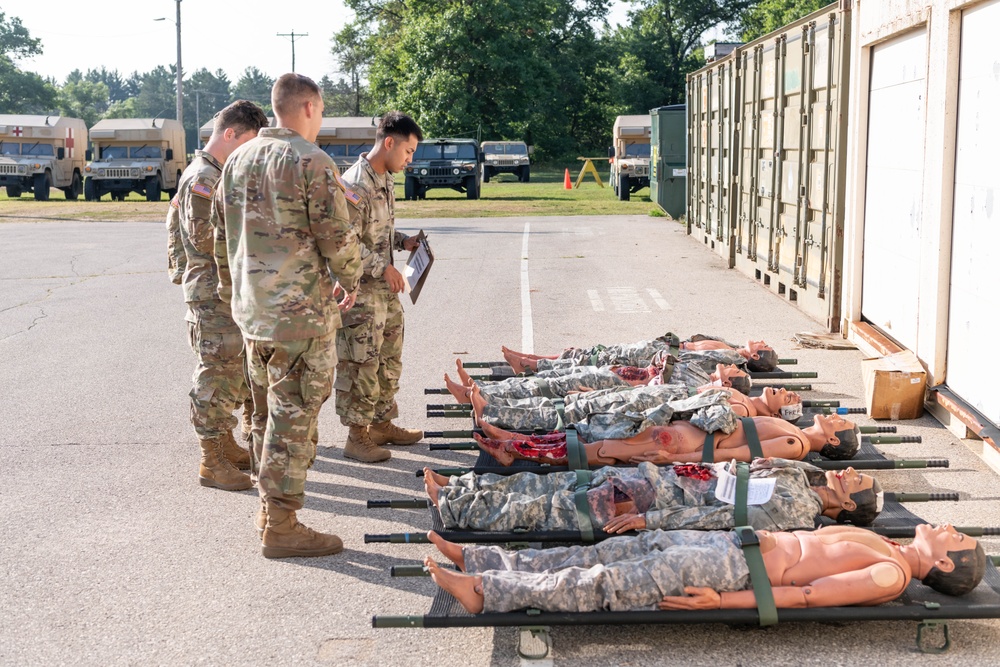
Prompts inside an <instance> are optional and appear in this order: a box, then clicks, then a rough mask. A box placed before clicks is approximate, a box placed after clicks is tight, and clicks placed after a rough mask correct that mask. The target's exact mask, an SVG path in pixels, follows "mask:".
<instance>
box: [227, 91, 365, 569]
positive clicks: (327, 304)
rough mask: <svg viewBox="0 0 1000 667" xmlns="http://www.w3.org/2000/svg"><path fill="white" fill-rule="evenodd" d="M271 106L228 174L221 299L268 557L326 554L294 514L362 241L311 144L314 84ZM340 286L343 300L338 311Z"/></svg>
mask: <svg viewBox="0 0 1000 667" xmlns="http://www.w3.org/2000/svg"><path fill="white" fill-rule="evenodd" d="M271 103H272V107H273V108H274V115H275V119H276V122H277V126H276V127H265V128H263V129H262V130H261V131H260V133H259V135H258V136H257V138H256V139H254V140H252V141H250V142H248V143H246V144H244V145H243V146H241V147H240V148H239V150H237V151H236V152H235V153H233V155H232V156H231V157H230V159H229V160H228V162H226V165H225V166H224V167H223V170H222V179H221V181H220V183H219V189H218V191H217V194H216V198H215V209H214V210H215V215H217V216H218V219H219V227H218V232H217V235H216V248H215V254H216V260H217V261H218V264H219V295H220V296H221V297H222V298H223V299H224V300H226V301H229V302H231V304H232V310H233V319H234V320H235V321H236V324H237V325H238V326H239V327H240V330H241V331H242V333H243V338H244V342H245V344H246V355H247V367H248V374H249V379H250V391H251V392H252V394H253V403H254V413H253V460H254V463H255V464H256V466H257V468H258V475H257V488H258V491H259V493H260V498H261V510H260V511H259V512H258V514H257V528H258V530H260V531H261V553H262V554H263V555H264V556H265V557H266V558H284V557H289V556H323V555H327V554H332V553H337V552H338V551H340V550H342V549H343V542H342V541H341V540H340V538H338V537H337V536H336V535H329V534H323V533H317V532H316V531H314V530H312V529H310V528H307V527H305V526H304V525H302V524H300V523H299V522H298V519H297V517H296V511H297V510H298V509H300V508H301V507H302V505H303V502H304V500H305V482H306V472H307V471H308V469H309V467H310V466H311V465H312V462H313V459H314V458H315V456H316V444H317V441H318V438H319V434H318V431H317V423H318V417H319V410H320V407H321V406H322V405H323V403H324V402H325V401H326V399H327V398H329V396H330V392H331V391H332V388H333V371H334V368H335V366H336V364H337V352H336V338H335V336H336V330H337V328H338V327H339V326H340V313H339V310H348V309H350V307H351V306H352V305H353V304H354V298H355V296H356V294H357V289H358V282H359V280H360V278H361V253H360V244H359V243H358V238H357V234H356V233H355V231H354V229H353V228H352V227H351V223H350V219H349V217H348V212H347V201H346V199H345V191H344V187H343V185H341V183H340V180H339V178H338V174H337V167H336V165H334V163H333V160H332V159H331V158H330V156H329V155H327V154H326V153H325V152H323V151H322V150H321V149H320V148H319V147H318V146H316V144H315V143H314V142H315V140H316V136H317V135H318V134H319V129H320V126H321V124H322V122H323V98H322V95H321V94H320V89H319V87H318V86H317V85H316V83H315V82H314V81H312V80H311V79H309V78H308V77H304V76H301V75H298V74H284V75H282V76H281V77H279V78H278V80H277V81H276V82H275V83H274V87H273V88H272V89H271ZM334 278H335V279H336V280H337V281H338V283H339V285H340V287H341V288H342V290H343V291H344V292H345V293H346V295H345V296H344V297H343V299H342V300H341V302H340V303H339V304H338V303H337V301H336V300H335V294H336V292H335V287H334Z"/></svg>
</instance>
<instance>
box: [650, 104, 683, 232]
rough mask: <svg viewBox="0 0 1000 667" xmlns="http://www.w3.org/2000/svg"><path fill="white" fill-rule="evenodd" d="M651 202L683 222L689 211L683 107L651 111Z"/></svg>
mask: <svg viewBox="0 0 1000 667" xmlns="http://www.w3.org/2000/svg"><path fill="white" fill-rule="evenodd" d="M649 117H650V120H651V121H652V127H651V131H650V143H651V144H652V146H651V149H652V150H651V153H650V160H649V198H650V199H652V200H653V201H654V202H656V204H657V205H658V206H659V207H660V208H662V209H663V210H664V211H666V212H667V213H668V214H670V217H671V218H673V219H675V220H680V219H681V218H682V217H683V216H684V214H685V212H686V210H687V201H686V199H687V111H686V108H685V106H684V105H683V104H673V105H670V106H666V107H658V108H656V109H651V110H650V112H649Z"/></svg>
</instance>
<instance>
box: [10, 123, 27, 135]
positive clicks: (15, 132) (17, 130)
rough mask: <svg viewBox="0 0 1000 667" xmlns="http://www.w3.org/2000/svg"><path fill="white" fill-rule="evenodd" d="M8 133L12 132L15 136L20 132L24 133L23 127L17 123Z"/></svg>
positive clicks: (20, 133)
mask: <svg viewBox="0 0 1000 667" xmlns="http://www.w3.org/2000/svg"><path fill="white" fill-rule="evenodd" d="M10 133H11V134H13V135H14V136H15V137H19V136H21V135H22V134H24V129H23V128H22V127H21V126H20V125H18V126H16V127H15V128H14V129H13V130H11V131H10Z"/></svg>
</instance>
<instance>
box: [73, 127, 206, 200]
mask: <svg viewBox="0 0 1000 667" xmlns="http://www.w3.org/2000/svg"><path fill="white" fill-rule="evenodd" d="M90 143H91V144H92V145H93V148H92V150H90V151H87V159H88V160H92V161H91V162H89V163H88V164H87V167H86V170H85V171H86V173H85V175H86V177H87V180H86V182H85V184H84V189H83V191H84V195H85V196H86V198H87V201H97V200H98V199H100V198H101V197H102V196H104V195H105V194H107V193H109V192H110V193H111V199H112V200H113V201H125V197H127V196H128V193H130V192H137V193H139V194H140V195H145V196H146V200H147V201H160V198H161V193H162V192H166V193H167V195H168V196H171V197H172V196H173V195H174V194H175V193H176V192H177V182H178V181H179V180H180V177H181V172H183V171H184V167H185V165H186V161H185V153H184V151H185V146H184V128H183V127H182V126H181V124H180V123H178V122H177V121H176V120H172V119H169V118H106V119H105V120H102V121H99V122H98V123H97V125H95V126H94V127H92V128H90Z"/></svg>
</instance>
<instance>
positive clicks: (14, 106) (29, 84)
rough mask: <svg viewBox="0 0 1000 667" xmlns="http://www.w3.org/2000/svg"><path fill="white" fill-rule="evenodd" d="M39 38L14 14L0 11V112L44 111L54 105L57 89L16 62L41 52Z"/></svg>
mask: <svg viewBox="0 0 1000 667" xmlns="http://www.w3.org/2000/svg"><path fill="white" fill-rule="evenodd" d="M41 53H42V42H41V40H39V39H37V38H34V37H32V36H31V35H30V34H29V33H28V29H27V28H25V27H24V25H22V23H21V19H19V18H17V17H16V16H10V17H8V16H7V14H5V13H4V12H3V11H0V113H47V112H50V111H53V110H54V109H55V106H56V89H55V86H53V85H52V84H51V83H49V82H47V81H46V80H45V79H43V78H42V77H40V76H38V75H37V74H35V73H34V72H25V71H23V70H22V69H21V68H20V67H18V65H17V62H18V61H19V60H22V59H24V58H30V57H33V56H37V55H41Z"/></svg>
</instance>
